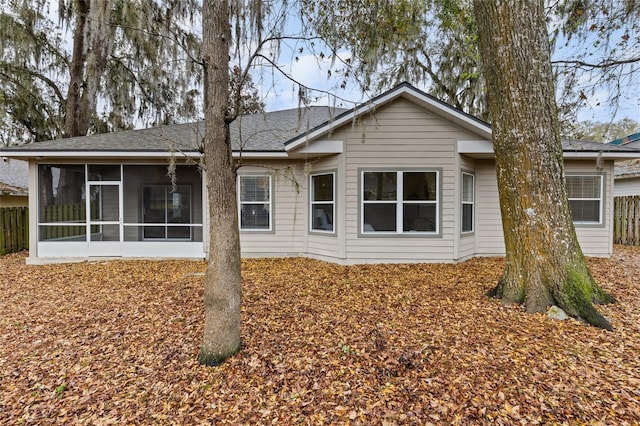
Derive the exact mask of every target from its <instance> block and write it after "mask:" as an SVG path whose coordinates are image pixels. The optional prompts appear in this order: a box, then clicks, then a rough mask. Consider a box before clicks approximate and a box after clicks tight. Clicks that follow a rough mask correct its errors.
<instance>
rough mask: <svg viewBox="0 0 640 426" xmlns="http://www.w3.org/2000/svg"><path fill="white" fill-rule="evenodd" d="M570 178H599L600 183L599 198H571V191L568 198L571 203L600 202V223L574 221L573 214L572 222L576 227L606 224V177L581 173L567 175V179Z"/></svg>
mask: <svg viewBox="0 0 640 426" xmlns="http://www.w3.org/2000/svg"><path fill="white" fill-rule="evenodd" d="M569 177H588V178H597V179H599V181H600V196H599V197H598V198H578V197H569V196H568V195H569V191H568V190H567V198H568V200H569V201H598V202H599V206H598V207H599V208H598V221H585V220H581V221H579V220H573V213H572V214H571V220H572V221H573V223H574V224H576V225H602V224H603V223H604V220H603V216H604V176H603V175H601V174H580V173H567V175H566V176H565V178H569Z"/></svg>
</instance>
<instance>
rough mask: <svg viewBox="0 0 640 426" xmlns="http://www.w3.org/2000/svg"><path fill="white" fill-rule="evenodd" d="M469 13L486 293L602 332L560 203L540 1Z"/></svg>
mask: <svg viewBox="0 0 640 426" xmlns="http://www.w3.org/2000/svg"><path fill="white" fill-rule="evenodd" d="M474 9H475V15H476V21H477V25H478V32H479V36H480V52H481V59H482V65H483V67H484V73H485V77H486V81H487V83H488V92H489V93H488V94H489V108H490V114H491V117H492V129H493V146H494V151H495V158H496V169H497V175H498V190H499V195H500V209H501V213H502V226H503V231H504V240H505V246H506V268H505V271H504V274H503V275H502V278H501V279H500V281H499V283H498V285H497V287H496V288H495V290H494V295H495V296H497V297H499V298H502V300H503V301H504V302H505V303H524V304H525V306H526V310H527V312H541V311H544V310H546V309H547V308H548V307H549V306H550V305H553V304H555V305H558V306H559V307H561V308H562V309H564V310H565V311H566V312H567V313H568V314H569V315H571V316H574V317H577V318H582V319H584V320H586V321H587V322H589V323H590V324H592V325H595V326H597V327H601V328H606V329H611V325H610V324H609V322H608V321H607V320H606V319H605V318H604V317H602V315H600V313H598V312H597V311H596V310H595V308H594V307H593V303H605V302H610V301H613V299H612V298H611V297H610V296H608V295H607V294H605V293H604V292H603V291H602V290H601V289H600V288H599V287H598V285H597V284H596V283H595V281H594V280H593V278H592V276H591V274H590V273H589V270H588V268H587V265H586V261H585V258H584V255H583V254H582V251H581V249H580V246H579V244H578V241H577V238H576V233H575V229H574V226H573V222H572V219H571V212H570V210H569V203H568V201H567V194H566V189H565V179H564V167H563V157H562V145H561V141H560V136H559V126H558V115H557V108H556V103H555V90H554V83H553V76H552V71H551V63H550V56H549V38H548V35H547V30H546V23H545V17H544V4H543V0H538V1H529V2H524V3H522V2H516V1H511V2H510V1H505V2H493V1H485V0H475V1H474Z"/></svg>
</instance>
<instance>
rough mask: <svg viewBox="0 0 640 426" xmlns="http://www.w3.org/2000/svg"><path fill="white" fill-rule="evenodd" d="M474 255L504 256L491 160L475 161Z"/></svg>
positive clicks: (494, 171) (495, 182)
mask: <svg viewBox="0 0 640 426" xmlns="http://www.w3.org/2000/svg"><path fill="white" fill-rule="evenodd" d="M475 235H476V248H477V249H476V254H477V255H479V256H496V255H499V256H504V254H505V250H504V238H503V236H502V216H501V214H500V200H499V199H498V182H497V178H496V169H495V162H494V161H493V160H477V161H476V232H475Z"/></svg>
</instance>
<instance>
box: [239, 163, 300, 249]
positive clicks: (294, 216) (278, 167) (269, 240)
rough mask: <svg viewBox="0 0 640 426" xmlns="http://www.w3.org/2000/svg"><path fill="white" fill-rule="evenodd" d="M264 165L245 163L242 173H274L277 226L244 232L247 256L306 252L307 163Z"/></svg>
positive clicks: (273, 206) (273, 207)
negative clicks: (305, 170)
mask: <svg viewBox="0 0 640 426" xmlns="http://www.w3.org/2000/svg"><path fill="white" fill-rule="evenodd" d="M260 165H261V167H256V166H244V167H241V168H240V170H238V174H271V175H272V185H273V186H272V188H273V194H272V195H273V198H272V200H271V204H272V211H271V214H272V215H273V218H272V220H273V222H272V224H273V229H272V230H271V231H264V232H262V231H240V247H241V251H242V256H244V257H272V256H295V255H301V254H303V253H304V251H305V236H306V225H307V219H306V212H307V208H306V202H307V195H306V193H307V183H306V179H307V177H306V174H305V173H304V163H303V162H295V163H292V162H290V161H260Z"/></svg>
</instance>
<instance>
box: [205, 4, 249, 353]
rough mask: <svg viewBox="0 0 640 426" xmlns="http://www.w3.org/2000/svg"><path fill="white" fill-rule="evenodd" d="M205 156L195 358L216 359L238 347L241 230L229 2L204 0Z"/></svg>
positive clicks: (237, 349) (233, 351)
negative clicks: (200, 322) (205, 255)
mask: <svg viewBox="0 0 640 426" xmlns="http://www.w3.org/2000/svg"><path fill="white" fill-rule="evenodd" d="M202 28H203V31H202V32H203V56H204V68H205V72H204V91H205V97H204V118H205V120H204V122H205V130H204V158H205V169H206V174H207V191H208V198H209V234H210V237H209V238H210V249H209V265H208V267H207V272H206V275H205V283H204V286H205V287H204V305H205V319H204V336H203V340H202V346H201V348H200V353H199V354H198V362H200V363H201V364H205V365H218V364H220V363H221V362H223V361H224V360H225V359H227V358H228V357H229V356H231V355H233V354H235V353H236V352H238V351H239V350H240V303H241V299H242V288H241V281H242V279H241V275H240V235H239V229H238V206H237V203H236V170H235V167H234V164H233V160H232V157H231V153H232V152H231V141H230V136H229V123H228V120H227V117H226V114H227V110H228V108H227V107H228V91H229V39H230V36H231V34H230V31H229V28H230V27H229V4H228V2H227V0H219V1H205V2H204V4H203V8H202Z"/></svg>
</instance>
